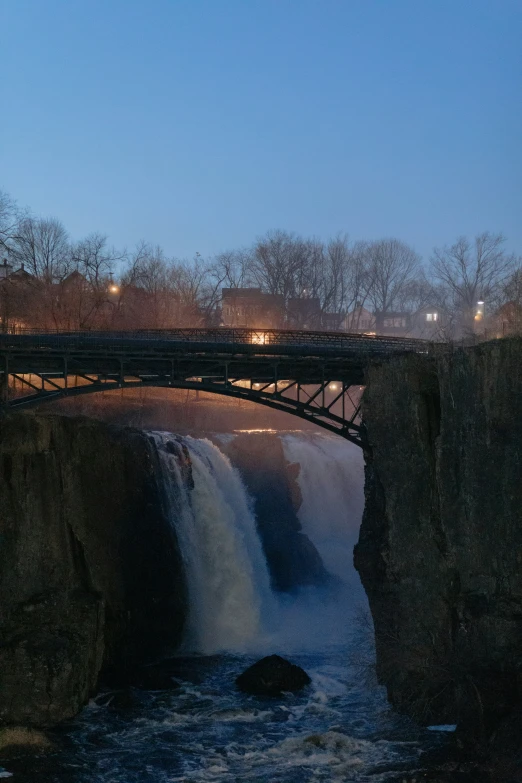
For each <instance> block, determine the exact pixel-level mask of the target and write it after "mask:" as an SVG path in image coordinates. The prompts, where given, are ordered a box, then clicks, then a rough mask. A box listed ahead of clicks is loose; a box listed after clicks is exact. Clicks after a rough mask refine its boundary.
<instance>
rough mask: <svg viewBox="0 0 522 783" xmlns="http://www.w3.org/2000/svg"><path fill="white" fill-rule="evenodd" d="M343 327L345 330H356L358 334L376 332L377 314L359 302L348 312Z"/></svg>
mask: <svg viewBox="0 0 522 783" xmlns="http://www.w3.org/2000/svg"><path fill="white" fill-rule="evenodd" d="M341 329H342V330H343V331H344V332H355V333H356V334H367V333H369V332H375V316H374V314H373V313H371V312H370V311H369V310H367V309H366V308H365V307H363V305H362V304H360V303H359V302H357V303H356V304H355V307H354V308H353V310H352V311H351V312H350V313H347V314H346V317H345V319H344V321H343V322H342V324H341Z"/></svg>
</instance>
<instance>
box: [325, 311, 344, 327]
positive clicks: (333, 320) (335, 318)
mask: <svg viewBox="0 0 522 783" xmlns="http://www.w3.org/2000/svg"><path fill="white" fill-rule="evenodd" d="M343 321H344V314H343V313H322V315H321V329H324V331H325V332H340V331H341V328H342V323H343Z"/></svg>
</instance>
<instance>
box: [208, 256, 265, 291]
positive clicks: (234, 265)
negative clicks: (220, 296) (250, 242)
mask: <svg viewBox="0 0 522 783" xmlns="http://www.w3.org/2000/svg"><path fill="white" fill-rule="evenodd" d="M252 261H253V257H252V251H251V250H250V249H243V250H228V251H226V252H224V253H219V255H217V256H216V257H215V258H214V260H213V261H212V262H211V264H210V265H209V274H210V276H211V277H212V279H213V280H214V281H216V283H217V285H218V286H222V285H223V286H224V287H225V288H247V287H249V286H251V285H252V284H253V282H254V281H253V278H252Z"/></svg>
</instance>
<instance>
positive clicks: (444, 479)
mask: <svg viewBox="0 0 522 783" xmlns="http://www.w3.org/2000/svg"><path fill="white" fill-rule="evenodd" d="M364 418H365V422H366V427H367V432H368V439H369V449H368V453H367V455H366V510H365V513H364V519H363V524H362V528H361V533H360V539H359V543H358V545H357V547H356V550H355V564H356V567H357V569H358V570H359V572H360V576H361V579H362V582H363V584H364V587H365V589H366V592H367V594H368V597H369V601H370V607H371V611H372V615H373V618H374V623H375V631H376V642H377V664H378V674H379V677H380V680H381V682H383V683H384V684H385V685H386V687H387V689H388V694H389V698H390V700H391V701H392V703H393V704H395V705H396V706H398V707H399V708H401V709H403V710H405V711H407V712H409V713H410V714H413V715H415V716H416V717H418V718H420V719H421V720H423V721H424V722H450V723H457V722H460V723H461V725H462V726H463V727H464V729H465V730H466V731H468V732H469V733H471V734H472V735H473V736H474V737H475V738H477V739H484V738H490V737H491V736H492V732H493V731H494V730H495V728H496V726H497V725H498V722H499V720H501V719H502V718H503V717H504V716H506V715H508V714H509V712H510V710H512V709H513V708H516V705H517V704H520V702H521V701H522V341H521V340H520V339H509V340H497V341H495V342H491V343H485V344H482V345H480V346H477V347H475V348H472V349H453V350H451V349H448V350H444V351H442V350H441V351H440V352H439V353H438V354H437V353H434V354H433V355H430V356H428V355H426V356H411V355H410V356H405V357H402V358H396V359H394V360H392V361H390V362H389V363H385V364H382V365H381V366H375V367H373V368H371V369H370V370H369V372H368V378H367V387H366V392H365V396H364Z"/></svg>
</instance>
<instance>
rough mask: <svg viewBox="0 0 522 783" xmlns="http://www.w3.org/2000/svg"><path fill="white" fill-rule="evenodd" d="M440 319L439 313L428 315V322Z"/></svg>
mask: <svg viewBox="0 0 522 783" xmlns="http://www.w3.org/2000/svg"><path fill="white" fill-rule="evenodd" d="M438 317H439V314H438V313H426V320H427V321H436V320H437V318H438Z"/></svg>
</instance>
